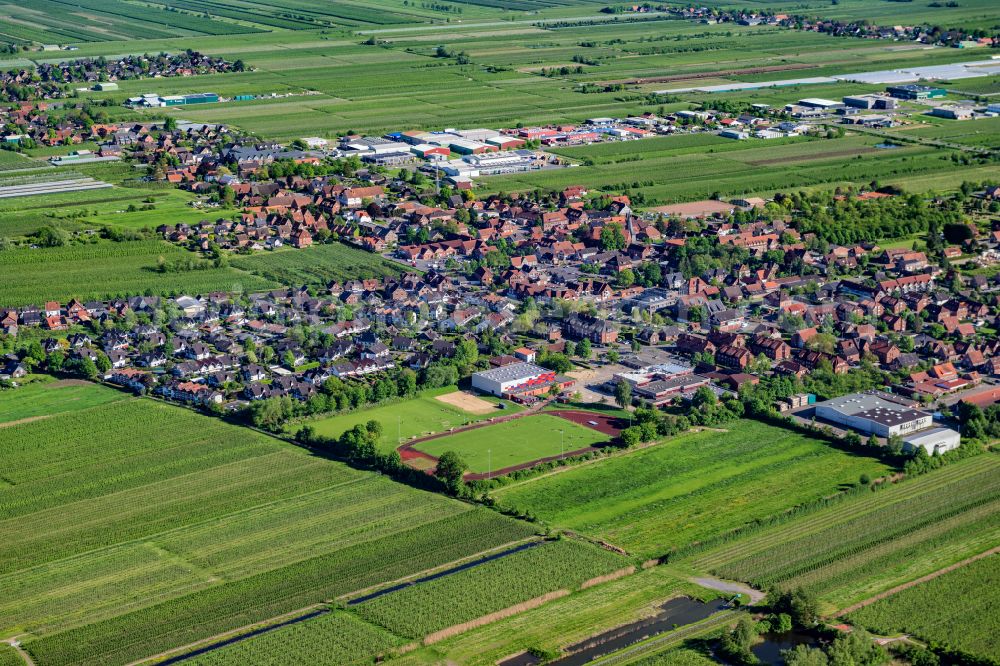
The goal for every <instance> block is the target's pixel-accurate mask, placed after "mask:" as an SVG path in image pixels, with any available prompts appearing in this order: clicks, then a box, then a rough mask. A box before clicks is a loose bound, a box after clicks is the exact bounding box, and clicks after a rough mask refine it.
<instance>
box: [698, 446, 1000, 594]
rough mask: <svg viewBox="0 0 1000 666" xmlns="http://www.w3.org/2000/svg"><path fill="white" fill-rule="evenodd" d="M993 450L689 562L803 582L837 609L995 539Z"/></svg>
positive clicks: (999, 528) (998, 526)
mask: <svg viewBox="0 0 1000 666" xmlns="http://www.w3.org/2000/svg"><path fill="white" fill-rule="evenodd" d="M998 472H1000V460H998V459H997V457H996V455H994V454H983V455H980V456H977V457H974V458H968V459H965V460H961V461H958V462H954V463H952V464H950V465H948V466H947V467H945V468H943V469H940V470H936V471H935V472H933V473H932V474H927V475H924V476H921V477H918V478H916V479H908V480H906V481H905V482H904V483H900V484H898V485H895V486H892V487H889V488H886V489H885V490H880V491H878V492H876V493H872V494H867V493H866V494H864V495H862V496H861V497H859V498H849V499H846V500H844V501H842V502H840V503H838V504H836V505H834V506H831V507H827V508H823V509H820V510H817V511H815V512H811V513H808V514H806V515H802V516H798V517H796V518H794V519H793V520H791V521H788V522H785V523H782V524H778V525H774V526H770V527H767V528H764V529H761V530H760V531H759V532H758V533H755V534H752V535H750V536H747V537H745V538H741V539H738V540H736V541H734V542H732V543H727V544H725V545H723V546H721V547H719V548H716V549H712V550H710V551H709V552H707V553H705V554H703V555H697V556H695V557H693V558H692V559H691V564H692V566H694V567H696V568H698V569H701V570H711V571H713V572H714V573H716V574H718V575H720V576H724V577H726V578H731V579H737V580H745V581H748V582H751V583H752V584H754V585H758V586H760V587H762V588H766V587H769V586H771V585H784V586H800V585H801V586H804V587H806V588H808V589H811V590H813V591H814V592H815V593H816V594H817V595H818V596H819V598H820V599H821V600H822V601H823V602H824V605H825V607H826V609H827V610H831V611H832V610H840V609H843V608H846V607H847V606H849V605H850V604H853V603H856V602H858V601H861V600H862V599H866V598H868V597H871V596H873V595H875V594H878V593H880V592H883V591H885V590H887V589H890V588H892V587H893V586H895V585H899V584H901V583H905V582H907V581H910V580H914V579H916V578H919V577H920V576H924V575H926V574H928V573H931V572H934V571H937V570H938V569H941V568H943V567H946V566H948V565H950V564H952V563H954V562H958V561H960V560H962V559H964V558H966V557H970V556H972V555H975V554H978V553H981V552H983V551H985V550H988V549H989V548H990V547H991V546H995V545H996V544H997V540H998V539H1000V473H998Z"/></svg>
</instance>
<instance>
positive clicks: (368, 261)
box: [232, 243, 405, 286]
mask: <svg viewBox="0 0 1000 666" xmlns="http://www.w3.org/2000/svg"><path fill="white" fill-rule="evenodd" d="M232 264H233V266H235V267H236V268H240V269H242V270H245V271H248V272H250V273H253V274H255V275H259V276H260V277H262V278H264V279H266V280H268V281H270V282H277V283H280V284H289V285H302V284H320V285H324V286H325V285H327V284H329V283H330V282H331V281H333V280H337V281H343V280H361V279H364V278H381V277H386V276H391V275H397V274H399V273H401V272H402V271H403V270H404V268H405V267H404V266H402V265H400V264H396V263H393V262H390V261H387V260H386V259H383V258H382V257H381V256H379V255H377V254H373V253H371V252H366V251H364V250H360V249H358V248H355V247H351V246H349V245H344V244H343V243H332V244H329V245H314V246H313V247H310V248H308V249H305V250H295V249H287V250H280V251H275V252H272V253H268V254H257V255H253V256H248V257H237V258H235V259H234V260H233V262H232Z"/></svg>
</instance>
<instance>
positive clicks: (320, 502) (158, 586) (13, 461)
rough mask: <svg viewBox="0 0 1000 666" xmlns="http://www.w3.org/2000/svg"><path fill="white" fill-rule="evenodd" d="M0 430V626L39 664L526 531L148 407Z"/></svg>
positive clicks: (192, 417)
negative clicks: (139, 430) (0, 472)
mask: <svg viewBox="0 0 1000 666" xmlns="http://www.w3.org/2000/svg"><path fill="white" fill-rule="evenodd" d="M140 424H141V428H142V431H143V432H144V433H146V435H145V436H144V437H139V438H137V437H135V432H136V431H137V428H140ZM3 439H4V443H5V446H4V451H3V454H2V455H3V462H4V465H3V466H4V473H3V476H4V479H5V481H6V483H5V484H4V485H3V486H0V529H2V530H3V533H4V535H5V537H4V539H3V543H2V544H0V587H2V588H3V589H4V590H5V594H4V595H3V596H2V598H0V636H11V635H14V634H24V636H23V638H22V640H23V641H24V643H25V647H26V648H27V649H28V650H29V651H30V652H31V654H32V655H33V657H34V658H35V659H36V661H37V663H39V664H43V665H45V664H123V663H127V662H130V661H133V660H135V659H139V658H142V657H146V656H149V655H152V654H155V653H158V652H160V651H162V650H167V649H170V648H174V647H177V646H180V645H184V644H187V643H190V642H192V641H194V640H198V639H201V638H206V637H208V636H211V635H214V634H216V633H218V632H221V631H225V630H229V629H233V628H236V627H240V626H244V625H246V624H249V623H251V622H255V621H260V620H264V619H268V618H271V617H274V616H277V615H280V614H282V613H287V612H289V611H292V610H295V609H298V608H303V607H306V606H308V605H310V604H314V603H316V602H319V601H322V600H325V599H332V598H335V597H337V596H340V595H343V594H347V593H350V592H352V591H357V590H361V589H364V588H367V587H369V586H371V585H378V584H384V583H386V582H388V581H392V580H395V579H398V578H401V577H404V576H408V575H411V574H414V573H417V572H420V571H423V570H425V569H427V568H431V567H436V566H440V565H442V564H445V563H447V562H450V561H453V560H456V559H459V558H464V557H468V556H470V555H474V554H476V553H478V552H480V551H483V550H486V549H490V548H495V547H497V546H500V545H502V544H505V543H508V542H511V541H515V540H518V539H523V538H524V537H526V536H529V535H530V534H531V533H532V531H533V528H532V527H530V526H528V525H526V524H524V523H518V522H515V521H513V520H509V519H506V518H503V517H502V516H499V515H498V514H496V513H493V512H490V511H487V510H485V509H478V508H474V507H472V506H470V505H467V504H463V503H459V502H455V501H452V500H450V499H447V498H445V497H442V496H439V495H434V494H430V493H425V492H421V491H417V490H413V489H411V488H409V487H407V486H403V485H400V484H396V483H394V482H391V481H389V480H387V479H386V478H385V477H382V476H379V475H375V474H370V473H367V472H360V471H355V470H352V469H350V468H348V467H346V466H344V465H341V464H338V463H335V462H331V461H327V460H324V459H321V458H317V457H314V456H311V455H309V454H308V453H306V452H305V451H303V450H301V449H298V448H296V447H292V446H290V445H287V444H285V443H282V442H280V441H278V440H275V439H272V438H269V437H266V436H264V435H261V434H258V433H255V432H252V431H247V430H245V429H242V428H239V427H237V426H232V425H228V424H226V423H224V422H222V421H220V420H218V419H213V418H210V417H205V416H201V415H198V414H196V413H193V412H191V411H189V410H185V409H181V408H178V407H172V406H167V405H165V404H162V403H158V402H154V401H151V400H148V399H139V400H125V401H119V402H115V403H111V404H105V405H99V406H95V407H91V408H88V409H83V410H79V411H75V412H71V413H66V414H61V415H55V416H52V417H50V418H47V419H44V420H39V421H32V422H28V423H22V424H16V425H10V426H8V427H6V428H4V429H3ZM112 637H113V638H112Z"/></svg>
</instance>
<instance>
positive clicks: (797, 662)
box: [781, 645, 828, 666]
mask: <svg viewBox="0 0 1000 666" xmlns="http://www.w3.org/2000/svg"><path fill="white" fill-rule="evenodd" d="M781 658H782V659H784V660H785V666H827V664H828V660H827V658H826V653H825V652H823V651H822V650H820V649H819V648H814V647H809V646H808V645H796V646H795V647H794V648H793V649H791V650H782V651H781Z"/></svg>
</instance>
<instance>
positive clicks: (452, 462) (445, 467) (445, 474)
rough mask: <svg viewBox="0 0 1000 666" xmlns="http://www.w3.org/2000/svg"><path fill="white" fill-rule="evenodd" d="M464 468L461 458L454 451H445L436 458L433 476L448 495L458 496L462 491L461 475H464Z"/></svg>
mask: <svg viewBox="0 0 1000 666" xmlns="http://www.w3.org/2000/svg"><path fill="white" fill-rule="evenodd" d="M466 467H467V465H466V464H465V461H464V460H462V458H461V456H459V455H458V454H457V453H455V452H454V451H445V452H444V453H442V454H441V457H440V458H438V462H437V468H436V469H435V470H434V476H436V477H437V478H438V479H440V480H441V482H442V483H444V485H445V488H447V490H448V492H449V493H451V494H452V495H458V494H459V492H460V491H461V489H462V475H463V474H465V470H466Z"/></svg>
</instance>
